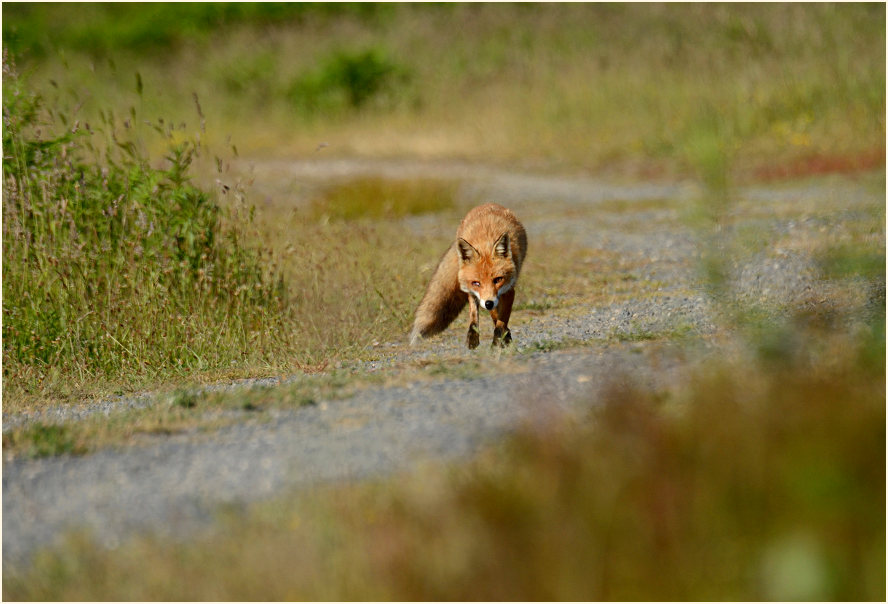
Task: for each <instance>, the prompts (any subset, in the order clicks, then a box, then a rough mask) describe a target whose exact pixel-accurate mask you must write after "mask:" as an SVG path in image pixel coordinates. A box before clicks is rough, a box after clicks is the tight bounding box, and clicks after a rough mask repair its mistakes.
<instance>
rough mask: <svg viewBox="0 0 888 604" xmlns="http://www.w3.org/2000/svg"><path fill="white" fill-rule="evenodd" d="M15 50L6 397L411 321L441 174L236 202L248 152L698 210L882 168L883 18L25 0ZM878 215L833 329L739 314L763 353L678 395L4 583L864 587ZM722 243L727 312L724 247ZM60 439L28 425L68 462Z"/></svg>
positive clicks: (488, 590)
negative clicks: (863, 293) (622, 181)
mask: <svg viewBox="0 0 888 604" xmlns="http://www.w3.org/2000/svg"><path fill="white" fill-rule="evenodd" d="M3 44H4V72H3V150H4V158H3V179H4V181H3V273H4V274H3V407H4V413H6V412H9V411H16V410H21V409H25V408H31V407H34V406H40V405H43V404H46V402H50V401H55V402H58V401H65V400H71V401H78V400H80V399H82V398H84V397H86V396H93V395H97V394H105V393H108V392H111V391H118V392H126V391H132V390H134V389H137V388H143V387H149V386H151V387H157V386H159V385H167V386H168V385H170V384H175V383H176V381H177V380H187V381H189V382H193V381H207V380H214V379H219V378H221V377H241V376H247V375H260V374H280V373H282V372H289V371H294V370H296V369H304V370H313V369H320V368H323V367H327V366H328V365H329V363H330V362H331V360H335V359H355V358H360V357H361V356H362V355H364V354H367V350H368V344H369V343H371V342H374V341H395V340H398V339H399V338H402V337H403V334H404V333H405V332H406V330H407V327H408V324H409V320H410V313H411V311H412V310H413V305H414V304H415V303H416V299H415V298H416V296H415V295H414V294H415V292H419V291H421V289H422V287H423V285H424V284H423V279H424V274H423V273H421V271H418V270H417V266H416V263H417V261H416V258H425V257H434V259H437V254H438V253H439V252H440V250H441V249H443V247H444V246H445V245H446V242H447V239H448V237H449V233H442V235H441V237H440V240H422V241H417V238H415V237H405V236H404V227H403V224H404V223H403V221H402V219H403V217H404V216H408V215H411V214H416V213H427V212H437V213H438V214H439V216H440V217H442V221H446V222H447V223H448V224H453V223H455V220H457V219H458V218H459V215H460V213H461V212H462V211H463V209H464V208H461V207H459V206H460V203H464V201H461V200H457V199H455V197H454V193H453V188H452V186H451V185H450V184H448V183H446V182H438V181H410V180H405V181H388V180H379V179H363V180H357V181H354V182H350V183H345V184H343V185H342V186H337V187H330V188H328V189H326V190H324V191H320V192H318V194H317V195H315V196H313V197H311V198H310V199H308V200H306V204H305V205H304V206H302V208H301V209H300V210H299V211H296V212H294V211H292V208H290V207H286V206H285V204H280V203H272V204H267V205H263V206H261V207H259V208H258V209H257V207H256V205H257V204H256V203H255V199H254V198H251V197H250V189H249V186H248V185H249V182H247V179H244V178H239V177H238V176H236V175H235V174H234V173H233V172H230V171H228V170H227V165H228V164H229V163H230V162H235V161H236V160H237V158H238V157H241V158H243V157H251V158H257V157H262V156H276V157H280V156H283V157H289V158H293V157H303V158H308V157H310V158H313V159H314V158H319V157H344V156H353V155H359V156H360V155H372V156H373V157H380V156H388V157H401V156H408V155H409V156H414V157H416V156H418V157H424V158H457V159H469V160H480V161H483V162H485V163H503V164H508V165H518V166H531V167H534V168H538V169H563V170H585V171H594V172H595V173H596V174H601V173H609V174H610V176H612V177H617V176H621V175H622V176H627V177H635V176H639V175H642V176H644V177H645V178H651V177H674V176H682V177H683V176H693V177H695V178H697V179H698V180H699V181H700V182H702V183H703V185H704V186H705V188H706V190H707V195H706V196H705V198H704V201H703V203H702V204H701V207H700V208H698V212H697V214H698V216H697V219H698V226H699V227H700V228H701V230H706V229H711V228H713V227H714V226H716V225H717V224H718V222H719V217H720V216H723V215H724V212H726V211H728V210H729V203H730V200H731V193H730V192H731V187H732V185H733V184H734V183H736V182H738V181H740V180H749V179H759V180H761V179H772V178H778V177H786V176H796V175H810V174H819V173H823V172H833V171H842V172H854V171H857V170H863V169H872V168H875V169H879V170H882V169H883V168H884V141H885V8H884V5H880V4H850V5H849V4H843V5H831V4H816V5H804V4H803V5H799V4H778V5H709V4H702V5H658V6H653V5H643V6H637V5H609V4H604V5H602V4H594V5H587V4H556V5H532V4H522V5H499V4H497V5H486V4H472V5H462V4H457V5H453V4H448V5H417V6H413V5H375V4H329V5H328V4H318V5H314V4H267V3H263V4H254V5H240V4H168V5H163V4H121V5H115V4H85V5H46V4H34V3H21V4H4V5H3ZM19 73H21V74H24V75H19ZM320 143H324V146H323V147H319V144H320ZM880 182H881V186H882V187H883V188H884V176H882V177H881V181H880ZM276 194H277V193H276ZM881 220H882V223H884V214H882V216H881ZM880 228H881V231H880V233H877V235H880V242H879V241H877V242H876V245H875V247H873V245H871V244H872V241H870V244H867V245H859V246H858V245H854V246H851V247H847V248H843V249H836V250H832V251H831V252H830V253H829V254H827V255H826V256H825V257H824V258H822V260H823V266H824V268H828V269H829V271H831V274H832V275H833V276H838V277H840V278H845V277H852V278H859V279H861V280H862V283H864V284H865V286H866V287H869V288H871V289H872V292H873V293H872V296H871V300H872V308H871V309H870V312H871V314H870V315H869V317H868V318H867V320H866V321H865V322H864V325H863V327H861V328H859V329H857V330H856V331H854V332H853V333H850V334H849V333H847V330H846V329H845V328H844V325H843V324H842V323H841V322H836V323H830V322H829V321H821V320H819V319H818V318H816V317H815V318H813V319H812V318H811V317H805V316H802V317H798V318H797V320H796V321H795V322H793V321H792V320H789V321H784V320H783V318H781V320H780V321H777V320H773V318H772V317H769V316H767V315H758V316H755V317H749V316H742V314H740V313H730V312H729V313H726V316H725V321H726V324H727V325H730V326H731V327H738V326H739V327H741V328H743V330H742V331H743V333H745V334H747V335H748V336H749V340H748V341H749V342H750V343H752V344H753V346H752V347H751V349H752V350H753V351H756V352H754V353H753V354H751V355H750V356H748V357H743V358H740V359H730V360H724V361H717V362H715V363H714V364H713V365H710V366H707V367H706V368H705V371H703V372H702V374H701V375H700V376H699V377H698V378H697V379H695V380H693V381H692V382H691V383H690V385H689V386H688V387H687V389H686V390H683V391H675V392H663V393H654V394H651V393H644V392H634V391H619V390H617V391H615V392H614V393H613V396H612V401H611V402H610V403H609V404H608V405H606V406H605V407H604V408H603V409H602V410H601V411H600V412H595V413H593V414H592V416H590V417H587V418H580V419H577V420H574V421H565V422H564V423H559V424H557V425H554V426H552V427H550V428H549V429H548V431H543V432H542V433H540V432H535V431H528V433H527V434H524V435H521V436H519V437H518V438H517V439H516V440H514V441H510V442H509V443H508V444H506V445H504V446H503V448H502V449H495V450H493V451H490V452H489V453H488V454H487V455H486V456H484V457H483V458H482V459H479V460H476V461H475V462H474V463H473V464H472V465H471V466H469V467H467V468H460V469H457V470H453V471H449V472H448V471H435V472H429V473H427V474H426V475H424V477H423V478H422V479H417V477H409V478H408V479H405V480H403V481H399V480H395V481H393V482H391V481H390V482H384V483H381V484H379V485H370V486H364V487H351V488H347V489H345V490H334V491H333V492H332V493H329V492H328V493H323V494H321V495H319V496H318V498H317V499H316V500H314V499H309V500H305V499H302V498H284V499H282V500H281V501H278V502H275V503H271V504H267V505H262V506H256V507H255V509H252V510H250V511H249V512H248V513H246V514H237V513H234V514H232V516H231V518H230V519H229V520H228V521H227V522H228V524H223V525H222V528H220V530H219V531H218V532H217V535H216V536H211V537H210V538H208V539H207V540H201V541H197V542H194V543H190V544H170V543H165V542H155V541H151V540H139V541H134V542H132V543H129V544H126V545H124V546H123V547H122V548H120V549H119V550H117V551H115V552H111V553H109V552H104V551H100V550H97V549H96V548H95V547H94V545H93V543H92V542H91V541H90V539H89V538H88V537H84V538H82V539H78V538H74V539H72V541H71V542H70V543H69V544H68V545H67V546H66V547H63V548H61V549H59V550H56V551H54V552H49V553H46V554H45V555H44V556H42V557H40V558H39V559H38V560H37V561H36V562H35V564H34V565H33V566H32V567H31V568H28V569H7V568H4V583H3V586H4V587H3V591H4V594H3V595H4V598H7V599H54V598H59V599H81V598H82V599H163V598H171V599H225V600H227V599H260V598H261V599H326V598H335V599H370V598H372V599H384V598H394V599H431V598H437V599H463V598H472V599H479V598H491V599H512V598H520V599H650V598H656V599H671V598H674V599H824V600H825V599H854V600H858V599H867V600H868V599H876V600H882V599H884V597H885V592H884V588H885V574H884V569H885V559H884V553H885V549H884V546H885V540H884V538H885V524H884V510H885V500H884V494H885V483H884V479H885V473H884V470H885V465H884V457H883V456H882V455H883V452H884V448H885V432H884V425H885V416H884V409H885V407H884V400H885V399H884V363H885V356H884V338H885V335H884V325H885V319H884V271H885V269H884V227H883V225H882V226H881V227H880ZM870 235H872V233H870ZM870 239H872V237H870ZM876 239H879V237H878V236H877V237H876ZM709 241H710V247H709V248H707V249H704V250H703V251H704V252H705V253H706V254H707V258H708V261H707V265H706V268H707V270H708V272H707V275H708V277H709V282H710V284H711V288H712V293H713V294H714V296H715V297H716V298H718V299H720V300H722V301H725V300H726V299H728V298H730V295H731V292H729V291H727V290H726V287H727V285H726V282H725V280H724V274H725V266H724V265H723V264H722V262H721V261H720V260H719V258H723V257H724V253H725V252H726V251H730V250H729V248H728V247H727V246H726V243H725V241H724V239H723V238H722V239H721V240H719V238H717V237H716V238H712V239H710V240H709ZM868 241H869V240H868ZM879 245H881V247H879ZM429 249H433V250H434V251H433V252H432V253H431V254H429V252H428V250H429ZM550 251H557V252H558V253H555V254H552V255H553V256H558V257H559V258H564V262H563V263H561V264H558V263H555V264H552V265H551V266H548V267H547V269H548V271H547V275H546V277H547V280H548V281H549V284H551V283H558V282H559V280H560V281H561V282H567V280H568V275H569V274H570V272H571V271H572V270H574V268H575V265H573V264H571V262H570V253H568V252H565V251H564V250H550ZM562 252H564V253H562ZM720 254H721V255H720ZM534 261H536V260H534ZM532 275H533V271H530V270H528V277H529V279H528V283H527V292H528V296H529V299H531V300H538V301H539V300H543V299H544V298H545V296H544V294H545V293H546V292H547V291H548V290H547V289H546V287H544V284H543V282H542V281H540V280H538V281H534V280H533V277H532ZM367 284H377V285H376V286H375V287H372V288H371V287H367ZM880 292H881V293H880ZM727 301H728V302H730V300H727ZM728 308H729V309H730V307H728ZM762 312H764V311H762ZM778 340H779V341H778ZM337 379H338V378H337ZM176 400H177V401H179V402H178V403H177V404H176V405H175V407H176V409H177V410H178V409H180V408H182V409H184V408H190V407H194V406H197V407H199V408H201V406H202V405H204V404H205V403H206V401H203V400H201V401H193V400H192V399H190V398H188V397H187V396H182V397H179V398H178V399H176ZM177 412H178V411H177ZM149 419H150V418H149ZM152 421H153V420H152ZM68 436H70V435H65V434H62V435H61V436H60V435H59V434H57V433H55V432H53V431H52V430H49V431H47V430H46V429H44V428H43V427H38V428H37V429H36V431H35V435H34V436H33V438H31V439H30V440H29V441H28V442H29V443H30V445H33V446H34V447H36V448H37V449H38V453H37V454H39V451H42V450H43V449H41V447H43V448H45V449H49V450H51V451H52V453H53V454H57V453H61V452H65V451H68V452H77V451H79V450H80V448H81V447H82V445H83V443H80V442H77V441H75V440H70V439H69V438H68ZM12 440H13V441H14V440H15V439H12ZM60 440H61V441H62V442H63V444H65V446H63V447H61V448H60V447H59V446H58V442H59V441H60ZM112 441H113V439H112ZM9 442H10V441H9V439H7V438H6V436H4V448H5V449H6V448H7V445H8V444H9ZM13 444H14V443H13ZM69 445H70V446H69ZM88 448H89V447H87V449H88ZM540 485H544V486H545V487H546V488H540ZM331 502H334V503H333V504H331ZM590 569H591V572H590ZM171 577H174V578H175V580H171ZM188 590H191V591H188Z"/></svg>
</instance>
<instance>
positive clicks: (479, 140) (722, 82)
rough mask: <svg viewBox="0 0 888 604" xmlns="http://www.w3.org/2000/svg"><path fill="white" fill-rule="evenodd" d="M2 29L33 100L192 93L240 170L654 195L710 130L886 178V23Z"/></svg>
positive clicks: (42, 16)
mask: <svg viewBox="0 0 888 604" xmlns="http://www.w3.org/2000/svg"><path fill="white" fill-rule="evenodd" d="M3 17H4V19H3V34H4V45H5V47H7V48H8V49H9V50H10V51H11V52H12V53H13V55H14V57H15V58H16V60H17V61H19V63H20V64H22V65H23V66H24V67H26V68H27V70H28V72H29V73H31V74H32V75H33V76H34V77H33V81H34V82H35V85H36V86H38V88H39V90H40V91H41V92H46V93H48V94H53V95H59V96H62V97H65V96H68V95H71V94H76V95H77V96H78V97H79V98H80V99H81V100H82V103H83V105H82V108H81V114H82V115H83V116H84V117H85V119H89V118H90V116H92V115H94V114H95V113H96V111H97V110H98V109H102V108H104V107H105V106H106V105H109V104H110V105H114V106H120V107H126V106H128V105H130V104H134V103H138V104H139V105H140V106H141V108H142V109H143V110H144V111H145V113H147V115H149V116H151V117H154V116H156V115H164V116H170V115H172V116H184V115H189V113H190V99H191V95H192V93H194V92H196V93H197V94H198V95H199V97H200V98H201V99H202V103H203V104H204V111H205V112H206V115H207V118H208V119H207V123H208V124H209V125H210V128H209V130H208V132H207V133H206V137H207V138H209V139H211V140H212V141H216V142H219V141H223V140H225V139H226V137H227V136H229V135H231V136H233V140H235V141H236V143H237V145H238V147H239V148H240V150H241V151H242V152H243V153H245V154H247V155H255V154H270V155H276V156H280V155H286V156H309V155H312V154H314V153H315V150H316V148H317V147H318V144H319V143H321V142H324V143H326V144H327V146H326V147H325V148H324V150H323V153H324V155H355V154H357V155H372V156H376V157H378V156H385V155H388V156H399V157H400V156H404V155H412V156H423V157H459V158H468V159H472V160H480V161H484V162H488V163H489V162H512V163H521V164H524V165H533V166H539V165H541V166H552V167H579V168H586V169H592V170H596V171H601V170H606V169H610V170H616V171H622V172H628V173H630V174H639V173H640V174H643V175H662V174H670V173H674V172H679V173H683V172H686V171H688V170H689V169H692V167H693V161H692V158H691V159H690V160H689V158H688V153H689V152H690V153H693V151H692V148H693V147H694V145H695V144H696V142H697V139H698V130H699V126H700V123H701V121H705V120H717V121H718V123H719V127H720V129H721V131H722V134H723V135H724V137H725V138H726V139H728V140H729V144H730V149H729V150H730V152H731V155H732V157H733V159H734V163H733V166H734V170H735V171H737V172H738V173H740V174H745V175H747V176H749V175H753V176H756V175H757V176H759V177H780V176H792V175H795V174H805V173H810V172H821V171H827V172H828V171H835V170H853V169H859V168H871V167H873V166H879V165H881V164H883V163H884V141H885V7H884V5H881V4H864V3H859V4H793V3H789V4H787V3H784V4H747V5H742V4H735V5H726V4H692V5H688V4H666V5H652V4H633V5H630V4H626V5H620V4H584V3H579V4H571V3H566V4H501V3H494V4H445V5H398V4H393V5H392V4H359V5H356V4H348V3H345V4H332V5H317V4H310V3H309V4H292V5H278V4H269V5H246V4H224V5H223V4H204V5H200V4H182V5H175V6H172V5H150V4H148V5H146V4H132V5H101V4H96V5H48V4H33V3H22V4H7V5H5V6H4V7H3ZM137 74H138V75H137ZM135 77H138V78H139V81H140V82H142V83H143V84H144V89H145V92H146V94H145V96H144V98H141V99H137V98H136V97H135V95H134V94H133V83H134V81H135ZM689 149H691V150H690V151H689Z"/></svg>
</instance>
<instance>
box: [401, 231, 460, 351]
mask: <svg viewBox="0 0 888 604" xmlns="http://www.w3.org/2000/svg"><path fill="white" fill-rule="evenodd" d="M458 273H459V254H458V253H457V250H456V242H453V244H452V245H451V246H450V247H449V248H447V251H446V252H444V255H443V256H442V257H441V261H440V262H439V263H438V267H437V268H436V269H435V272H434V274H433V275H432V279H431V281H429V287H428V289H427V290H426V293H425V295H424V296H423V297H422V302H420V303H419V307H418V308H417V309H416V319H414V321H413V329H412V330H411V331H410V344H411V345H412V344H415V343H416V342H417V341H418V340H419V339H420V338H428V337H430V336H433V335H435V334H436V333H441V332H442V331H444V330H445V329H447V326H448V325H450V324H451V323H453V320H454V319H455V318H456V317H457V316H458V315H459V313H460V311H462V309H463V307H464V306H465V305H466V303H467V302H468V296H467V295H466V294H465V292H463V291H462V290H460V288H459V279H458V277H457V275H458Z"/></svg>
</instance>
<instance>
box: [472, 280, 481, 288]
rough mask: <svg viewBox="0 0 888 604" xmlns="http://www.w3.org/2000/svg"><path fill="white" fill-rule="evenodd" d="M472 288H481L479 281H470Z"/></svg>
mask: <svg viewBox="0 0 888 604" xmlns="http://www.w3.org/2000/svg"><path fill="white" fill-rule="evenodd" d="M472 287H481V282H480V281H472Z"/></svg>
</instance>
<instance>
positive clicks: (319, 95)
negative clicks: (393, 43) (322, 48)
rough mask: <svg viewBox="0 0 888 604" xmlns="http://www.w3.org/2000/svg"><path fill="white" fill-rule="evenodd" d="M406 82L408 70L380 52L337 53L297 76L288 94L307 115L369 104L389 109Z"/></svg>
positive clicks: (350, 108) (370, 50)
mask: <svg viewBox="0 0 888 604" xmlns="http://www.w3.org/2000/svg"><path fill="white" fill-rule="evenodd" d="M409 79H410V75H409V71H408V70H407V69H406V68H405V67H402V66H401V65H399V64H397V63H395V62H394V61H393V60H391V59H390V58H389V57H388V55H387V54H386V53H385V52H384V51H382V50H380V49H377V48H373V49H368V50H364V51H354V52H336V53H333V54H332V55H330V56H329V57H328V58H327V59H326V60H325V61H324V62H323V63H322V64H321V66H320V67H319V68H318V69H316V70H313V71H309V72H307V73H304V74H302V75H301V76H299V77H297V78H296V79H295V80H294V81H293V82H292V83H291V85H290V86H289V89H288V91H287V95H288V97H289V99H290V101H291V102H292V103H293V105H295V106H296V107H297V108H298V109H301V110H303V111H306V112H308V113H316V112H322V111H326V112H337V111H342V110H344V109H347V110H357V109H361V108H362V107H365V106H367V105H369V104H371V102H373V103H379V104H382V105H389V106H391V105H393V104H394V103H395V102H396V101H397V96H398V94H399V92H400V89H401V88H402V87H403V85H404V84H406V83H407V82H408V81H409Z"/></svg>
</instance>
